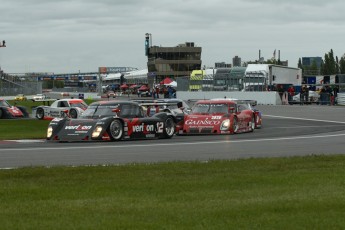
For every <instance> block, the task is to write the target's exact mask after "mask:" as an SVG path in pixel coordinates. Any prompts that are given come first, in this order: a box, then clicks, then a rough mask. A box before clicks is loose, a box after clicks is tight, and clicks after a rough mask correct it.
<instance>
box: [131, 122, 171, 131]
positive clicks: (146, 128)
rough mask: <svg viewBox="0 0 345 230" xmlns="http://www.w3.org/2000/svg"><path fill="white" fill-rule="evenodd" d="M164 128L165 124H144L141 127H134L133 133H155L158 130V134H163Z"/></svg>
mask: <svg viewBox="0 0 345 230" xmlns="http://www.w3.org/2000/svg"><path fill="white" fill-rule="evenodd" d="M163 128H164V123H163V122H157V123H156V125H154V124H145V123H142V124H140V125H133V126H132V130H133V133H141V132H145V133H146V132H155V131H156V130H157V133H163Z"/></svg>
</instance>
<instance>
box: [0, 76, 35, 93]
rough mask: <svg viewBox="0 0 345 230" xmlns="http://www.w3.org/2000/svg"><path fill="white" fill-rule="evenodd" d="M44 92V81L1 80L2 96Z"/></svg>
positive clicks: (0, 91) (0, 89) (0, 90)
mask: <svg viewBox="0 0 345 230" xmlns="http://www.w3.org/2000/svg"><path fill="white" fill-rule="evenodd" d="M37 93H42V82H32V81H22V82H20V83H17V82H10V81H5V80H0V96H14V95H17V94H24V95H33V94H37Z"/></svg>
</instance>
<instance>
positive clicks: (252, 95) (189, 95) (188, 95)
mask: <svg viewBox="0 0 345 230" xmlns="http://www.w3.org/2000/svg"><path fill="white" fill-rule="evenodd" d="M176 94H177V98H179V99H182V100H190V99H192V100H193V99H194V100H195V99H197V100H201V99H212V98H225V97H226V98H236V99H239V100H256V101H257V103H258V104H259V105H281V104H282V101H281V99H280V97H279V94H278V93H277V92H276V91H270V92H223V91H207V92H203V91H200V92H199V91H197V92H189V91H177V93H176Z"/></svg>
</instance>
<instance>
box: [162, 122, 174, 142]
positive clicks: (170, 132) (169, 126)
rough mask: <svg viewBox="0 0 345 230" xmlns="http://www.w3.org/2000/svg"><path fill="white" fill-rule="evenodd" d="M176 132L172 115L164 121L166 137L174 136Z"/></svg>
mask: <svg viewBox="0 0 345 230" xmlns="http://www.w3.org/2000/svg"><path fill="white" fill-rule="evenodd" d="M174 133H175V122H174V120H173V118H172V117H168V118H167V119H166V120H165V122H164V137H165V138H172V137H173V136H174Z"/></svg>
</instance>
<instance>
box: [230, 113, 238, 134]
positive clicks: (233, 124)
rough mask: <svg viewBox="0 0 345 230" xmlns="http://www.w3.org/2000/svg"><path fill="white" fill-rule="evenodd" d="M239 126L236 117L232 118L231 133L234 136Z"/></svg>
mask: <svg viewBox="0 0 345 230" xmlns="http://www.w3.org/2000/svg"><path fill="white" fill-rule="evenodd" d="M238 129H239V125H238V120H237V117H234V120H233V122H232V133H233V134H235V133H237V132H238Z"/></svg>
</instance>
